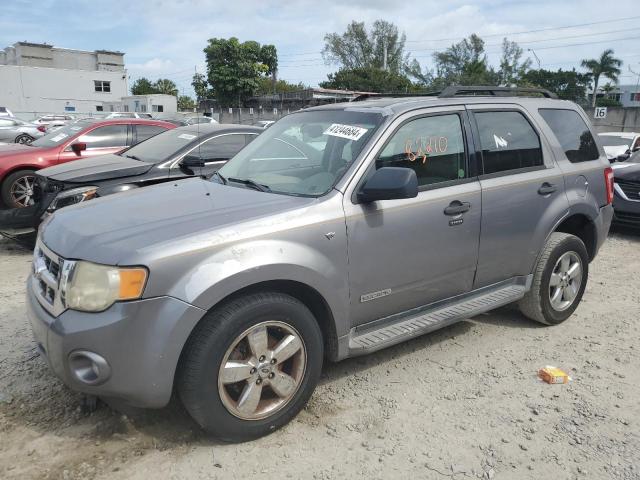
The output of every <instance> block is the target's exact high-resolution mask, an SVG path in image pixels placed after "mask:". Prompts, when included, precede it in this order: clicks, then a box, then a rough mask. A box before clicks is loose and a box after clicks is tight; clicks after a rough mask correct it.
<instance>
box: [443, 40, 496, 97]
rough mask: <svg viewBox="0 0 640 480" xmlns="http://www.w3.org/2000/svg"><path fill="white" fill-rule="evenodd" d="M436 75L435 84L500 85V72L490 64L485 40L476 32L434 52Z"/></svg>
mask: <svg viewBox="0 0 640 480" xmlns="http://www.w3.org/2000/svg"><path fill="white" fill-rule="evenodd" d="M433 59H434V61H435V63H436V76H435V79H434V81H433V85H434V87H436V88H443V87H445V86H448V85H498V84H499V83H500V78H499V76H498V74H497V73H496V72H495V71H494V70H493V68H491V67H490V66H489V65H488V62H487V55H486V53H485V50H484V40H482V39H481V38H480V37H479V36H478V35H476V34H475V33H474V34H472V35H471V36H470V37H469V38H468V39H467V38H465V39H464V40H462V41H461V42H458V43H455V44H453V45H451V46H450V47H449V48H447V49H446V50H444V51H443V52H436V53H434V54H433Z"/></svg>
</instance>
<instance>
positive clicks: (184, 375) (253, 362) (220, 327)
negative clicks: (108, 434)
mask: <svg viewBox="0 0 640 480" xmlns="http://www.w3.org/2000/svg"><path fill="white" fill-rule="evenodd" d="M322 358H323V342H322V333H321V331H320V328H319V327H318V323H317V322H316V319H315V318H314V316H313V314H312V313H311V312H310V311H309V309H308V308H307V307H306V306H305V305H304V304H302V303H301V302H299V301H298V300H296V299H295V298H293V297H290V296H289V295H285V294H282V293H275V292H272V293H256V294H252V295H247V296H243V297H238V298H236V299H234V300H232V301H230V302H228V303H226V304H225V305H223V306H222V307H219V308H217V309H215V310H213V311H211V312H209V313H208V314H207V315H206V316H205V318H203V320H202V321H201V322H200V324H199V325H198V326H197V327H196V329H195V330H194V332H193V333H192V334H191V336H190V338H189V340H188V341H187V345H186V346H185V350H184V352H183V354H182V358H181V361H180V367H179V372H178V392H179V394H180V398H181V400H182V402H183V404H184V406H185V408H186V409H187V411H188V412H189V413H190V414H191V416H192V417H193V418H194V419H195V420H196V422H198V424H200V426H201V427H202V428H204V429H205V430H206V431H208V432H209V433H211V434H213V435H214V436H216V437H218V438H221V439H223V440H227V441H244V440H250V439H253V438H257V437H261V436H263V435H266V434H268V433H271V432H273V431H275V430H276V429H278V428H280V427H282V426H283V425H285V424H286V423H288V422H289V421H290V420H291V419H292V418H294V417H295V416H296V415H297V413H298V412H299V411H300V410H301V409H302V408H303V407H304V405H305V404H306V403H307V401H308V399H309V398H310V397H311V394H312V393H313V390H314V389H315V386H316V384H317V382H318V378H319V376H320V372H321V368H322Z"/></svg>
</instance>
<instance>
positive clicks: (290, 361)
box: [218, 321, 307, 420]
mask: <svg viewBox="0 0 640 480" xmlns="http://www.w3.org/2000/svg"><path fill="white" fill-rule="evenodd" d="M306 366H307V354H306V348H305V345H304V341H303V340H302V337H301V336H300V334H299V333H298V332H297V331H296V329H295V328H293V327H292V326H291V325H288V324H286V323H283V322H279V321H267V322H262V323H259V324H257V325H254V326H253V327H251V328H249V329H247V330H245V331H244V332H243V333H242V334H240V335H239V336H238V337H236V339H235V340H234V341H233V342H232V343H231V346H230V347H229V349H228V350H227V351H226V353H225V355H224V357H223V360H222V363H221V365H220V369H219V372H218V392H219V395H220V399H221V400H222V403H223V405H224V406H225V408H226V409H227V410H228V411H229V413H231V414H232V415H234V416H235V417H238V418H240V419H242V420H260V419H263V418H266V417H269V416H271V415H273V414H275V413H276V412H278V411H280V410H282V409H283V408H284V407H285V406H286V405H287V404H288V403H289V402H290V401H291V400H292V399H293V397H294V396H295V394H296V392H297V391H298V389H299V388H300V384H301V383H302V380H303V378H304V374H305V370H306Z"/></svg>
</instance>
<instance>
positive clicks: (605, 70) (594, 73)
mask: <svg viewBox="0 0 640 480" xmlns="http://www.w3.org/2000/svg"><path fill="white" fill-rule="evenodd" d="M580 65H581V66H582V67H584V68H586V69H587V70H589V74H590V75H591V78H592V79H593V98H592V99H591V106H592V107H595V106H596V98H597V96H598V83H599V82H600V77H601V76H604V77H606V78H608V79H609V80H611V81H612V82H617V81H618V77H619V75H620V73H621V72H620V67H621V66H622V60H620V59H619V58H616V57H614V56H613V50H611V49H610V48H608V49H606V50H605V51H604V52H602V53H601V54H600V57H599V58H592V59H585V60H582V62H580Z"/></svg>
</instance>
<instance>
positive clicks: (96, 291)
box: [61, 261, 147, 312]
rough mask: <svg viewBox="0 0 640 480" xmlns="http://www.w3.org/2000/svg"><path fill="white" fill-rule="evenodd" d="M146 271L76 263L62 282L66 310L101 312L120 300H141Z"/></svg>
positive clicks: (137, 268) (136, 268)
mask: <svg viewBox="0 0 640 480" xmlns="http://www.w3.org/2000/svg"><path fill="white" fill-rule="evenodd" d="M146 281H147V270H146V269H145V268H142V267H135V268H118V267H111V266H108V265H98V264H96V263H90V262H83V261H78V262H75V264H74V266H73V268H72V269H71V271H70V272H69V274H68V277H67V278H65V279H63V281H62V282H61V289H62V297H63V301H64V304H65V306H66V307H67V308H70V309H73V310H81V311H83V312H101V311H103V310H106V309H107V308H109V307H110V306H111V305H113V304H114V303H115V302H118V301H120V300H135V299H138V298H140V297H141V296H142V292H143V291H144V286H145V283H146Z"/></svg>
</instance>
